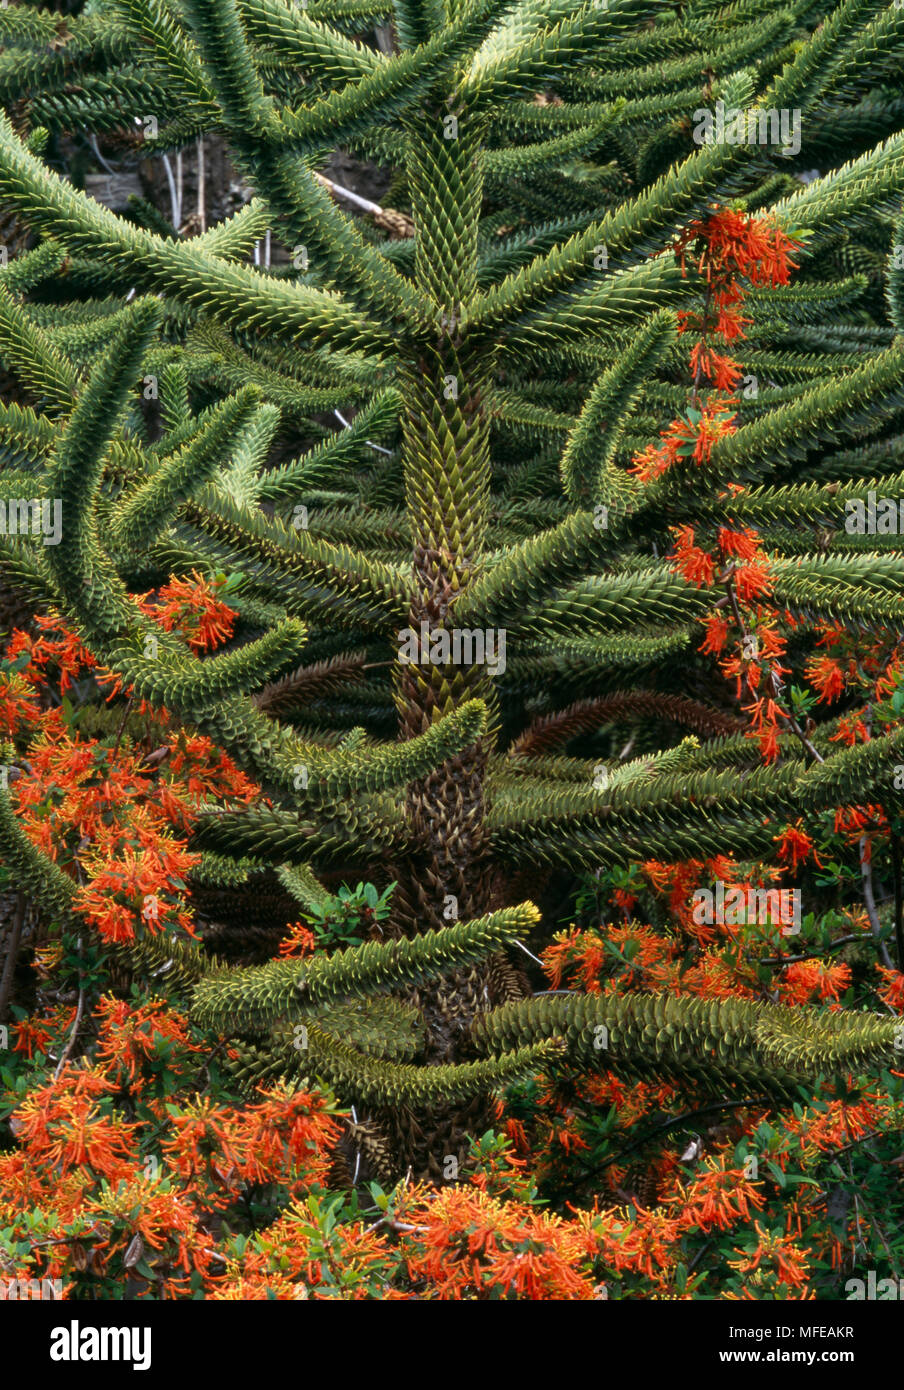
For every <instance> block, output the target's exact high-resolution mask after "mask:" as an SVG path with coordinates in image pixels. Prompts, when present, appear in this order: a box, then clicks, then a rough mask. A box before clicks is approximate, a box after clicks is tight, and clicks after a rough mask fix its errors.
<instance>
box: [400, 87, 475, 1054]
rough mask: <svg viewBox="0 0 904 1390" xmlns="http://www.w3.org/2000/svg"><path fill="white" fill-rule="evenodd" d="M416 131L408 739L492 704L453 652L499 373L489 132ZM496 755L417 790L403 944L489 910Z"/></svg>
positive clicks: (420, 123)
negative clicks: (492, 344)
mask: <svg viewBox="0 0 904 1390" xmlns="http://www.w3.org/2000/svg"><path fill="white" fill-rule="evenodd" d="M411 125H412V128H411V130H410V140H411V152H410V158H409V181H410V190H411V202H412V216H413V219H414V223H415V227H416V236H417V243H416V268H415V274H416V283H417V285H418V287H419V288H420V289H422V290H423V292H424V296H425V299H427V298H429V300H430V301H432V303H433V304H434V305H435V306H436V329H435V336H434V337H432V338H429V337H428V338H425V339H424V340H423V341H422V342H421V343H420V344H419V345H418V348H417V350H416V351H413V352H412V353H411V354H410V355H409V357H408V358H407V360H403V362H402V367H401V378H402V380H401V388H402V394H403V403H404V404H403V408H404V422H403V429H404V446H403V449H404V455H403V457H404V473H405V493H406V501H407V506H408V513H409V517H410V521H411V529H412V534H413V537H414V552H413V566H414V575H413V579H414V584H413V598H412V603H411V609H410V612H409V619H408V621H409V629H410V631H411V632H412V633H413V634H415V637H416V642H417V650H418V652H419V660H418V662H416V663H414V664H407V665H404V664H400V669H399V676H398V681H397V686H396V691H397V702H398V709H399V717H400V723H401V733H402V737H403V738H410V737H412V736H413V735H415V734H419V733H422V732H424V730H426V729H427V728H429V726H430V725H431V723H433V722H434V721H435V720H436V719H438V718H440V717H441V716H442V715H444V714H447V713H449V712H450V711H451V710H453V709H455V708H457V707H458V706H460V705H461V704H462V703H463V702H464V701H465V700H468V699H473V698H474V697H475V696H479V697H481V698H483V699H486V700H487V701H488V702H492V678H491V676H490V674H489V672H488V669H487V666H486V664H485V659H484V661H483V662H481V660H480V658H479V652H480V640H481V639H480V638H479V637H477V638H475V637H474V636H473V635H469V637H468V639H467V641H461V640H459V641H458V643H456V641H455V640H453V639H454V636H455V634H456V633H457V631H458V629H456V628H455V627H454V610H453V604H454V601H455V599H456V598H457V597H458V596H459V595H460V594H461V592H462V591H463V590H464V589H465V588H466V587H467V586H468V584H469V583H470V582H471V580H472V578H473V575H474V572H475V569H476V567H477V565H478V564H479V561H480V557H481V555H482V553H483V551H484V549H485V545H486V529H487V509H488V500H489V485H490V464H489V441H488V422H487V419H486V414H485V407H484V399H485V394H486V388H487V385H488V382H489V375H490V360H489V355H488V354H487V351H486V349H485V348H482V349H481V350H480V351H477V350H476V349H475V348H474V347H471V346H469V343H468V335H467V326H466V323H464V322H463V317H464V311H465V309H466V306H467V305H468V304H469V303H470V301H471V300H472V298H473V296H474V294H475V291H476V287H477V230H478V223H479V218H480V209H481V199H482V185H483V178H482V173H481V162H480V156H481V149H482V134H483V129H482V122H481V121H480V120H478V119H477V118H476V117H469V116H468V115H467V113H463V112H457V113H450V112H449V110H448V108H447V106H446V105H445V104H444V103H442V102H441V101H438V100H437V101H434V102H433V103H431V104H430V105H429V107H428V109H427V110H425V111H422V112H420V113H419V114H418V116H417V118H415V119H414V120H413V121H412V123H411ZM442 631H445V632H446V633H448V636H449V646H450V654H449V659H448V660H445V659H443V657H444V655H445V654H444V653H443V652H442V651H441V650H440V649H439V645H438V644H435V643H430V641H429V639H428V640H427V641H426V642H425V641H424V640H423V638H424V635H425V634H434V633H437V632H442ZM469 633H470V630H469ZM475 657H476V658H477V659H475ZM487 751H488V750H487V747H486V742H485V741H481V743H479V744H476V745H474V746H473V747H472V748H470V749H468V750H466V751H465V752H464V753H463V754H461V755H460V756H459V757H457V758H454V759H451V760H450V761H449V762H448V763H446V764H445V765H444V766H443V767H442V768H439V769H437V771H436V772H434V773H432V774H431V775H430V776H429V777H427V778H425V779H424V780H423V781H422V782H421V783H419V784H417V785H415V786H413V787H412V788H411V791H410V795H409V802H408V805H409V818H410V822H411V826H412V830H413V831H414V834H415V837H416V839H417V841H418V844H419V846H420V847H421V857H420V859H419V863H418V866H417V870H416V871H415V872H414V873H413V874H411V875H409V882H408V883H407V884H402V883H400V893H399V894H398V895H397V896H398V900H399V903H400V908H401V911H402V912H403V913H406V909H407V914H406V915H408V918H409V920H408V922H407V923H406V930H414V931H417V930H420V931H423V930H426V929H428V928H437V927H441V926H443V925H445V924H447V923H448V922H450V921H454V920H456V919H465V918H467V917H470V916H475V915H478V914H479V913H480V912H481V911H482V910H484V903H485V897H486V876H485V874H484V873H482V872H481V869H480V861H481V857H482V835H483V818H484V815H483V812H484V806H483V778H484V771H485V765H486V758H487ZM406 899H407V902H406ZM441 1050H442V1051H444V1052H445V1051H447V1049H446V1047H445V1046H443V1047H442V1048H441Z"/></svg>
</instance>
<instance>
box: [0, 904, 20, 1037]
mask: <svg viewBox="0 0 904 1390" xmlns="http://www.w3.org/2000/svg"><path fill="white" fill-rule="evenodd" d="M24 922H25V894H24V893H22V892H19V893H17V894H16V906H15V911H14V913H13V920H12V926H11V927H10V930H9V942H8V944H7V947H6V959H5V960H4V962H3V977H2V979H0V1023H5V1022H6V1019H7V1017H8V1014H9V1001H10V998H11V996H12V990H13V976H14V974H15V973H16V961H17V960H18V958H19V943H20V942H21V940H22V927H23V925H24Z"/></svg>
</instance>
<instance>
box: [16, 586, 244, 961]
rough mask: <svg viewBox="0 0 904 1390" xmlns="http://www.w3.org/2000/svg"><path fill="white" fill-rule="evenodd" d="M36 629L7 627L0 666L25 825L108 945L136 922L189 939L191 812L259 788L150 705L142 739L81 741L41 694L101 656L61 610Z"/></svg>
mask: <svg viewBox="0 0 904 1390" xmlns="http://www.w3.org/2000/svg"><path fill="white" fill-rule="evenodd" d="M161 592H162V591H161ZM192 592H193V593H194V590H192ZM39 628H40V629H41V631H40V635H39V636H37V637H31V636H30V635H29V634H27V633H24V632H18V631H17V632H15V633H14V634H13V636H12V638H11V640H10V642H9V644H8V649H7V652H8V658H7V659H8V660H9V661H11V662H15V663H16V665H17V667H21V669H14V670H13V671H12V672H11V673H8V672H0V697H2V700H3V702H4V703H3V704H2V705H0V708H2V709H3V710H4V711H5V716H6V720H7V724H8V732H9V733H10V734H11V735H12V736H14V737H16V738H17V739H18V741H19V743H20V744H22V743H24V749H23V753H22V762H23V764H24V765H25V769H26V770H25V771H24V772H23V774H22V775H20V776H19V777H18V778H17V779H16V781H15V782H14V783H13V785H12V787H11V789H10V793H11V797H12V801H13V805H14V807H15V810H16V813H17V815H18V817H19V820H20V823H21V825H22V827H23V829H24V830H25V833H26V834H27V835H28V837H29V838H30V839H31V840H32V842H33V843H34V844H35V845H37V846H38V847H39V848H40V849H41V850H42V851H43V852H44V853H45V854H46V855H48V856H49V857H50V858H51V859H53V860H55V861H56V862H57V863H59V864H60V866H61V867H62V868H63V869H64V870H65V871H66V872H67V873H69V874H71V876H72V877H73V878H75V879H76V880H77V882H78V885H79V886H78V888H77V890H76V896H75V906H76V907H77V908H78V909H79V910H80V911H81V912H82V913H84V915H85V918H86V920H87V921H88V922H89V923H90V925H92V926H93V927H95V928H96V930H97V931H98V932H99V933H100V935H101V936H102V937H104V938H105V939H106V940H108V941H114V942H121V941H129V940H131V939H132V938H133V936H134V935H135V932H136V930H137V929H141V928H144V929H145V930H148V931H159V930H163V929H164V928H174V927H176V928H179V929H181V930H183V931H185V932H188V933H189V934H191V932H192V925H191V915H190V913H189V911H188V908H187V904H186V899H185V882H184V879H185V875H186V874H187V873H189V872H190V871H191V869H193V868H194V867H195V866H196V865H197V864H198V862H199V860H200V856H199V855H198V854H195V853H192V852H190V851H189V850H188V849H187V847H186V843H185V839H186V836H187V834H188V832H189V830H190V829H191V826H192V825H193V823H194V821H195V820H196V818H197V814H198V810H199V808H200V806H201V805H202V803H203V802H204V801H205V800H206V799H207V798H214V797H229V798H232V799H235V800H239V801H243V802H249V801H251V800H252V799H253V798H254V797H255V796H257V794H258V789H257V787H256V786H255V784H254V783H253V782H251V781H250V779H249V778H248V777H246V776H245V774H244V773H242V772H241V771H240V770H239V769H238V768H237V767H236V766H235V764H234V763H233V762H232V760H231V759H230V758H229V757H228V756H227V755H226V754H225V753H223V752H221V751H220V750H219V749H218V748H216V747H215V746H214V744H213V743H211V741H210V740H209V739H207V738H205V737H203V736H201V735H196V734H190V733H188V732H186V731H185V730H183V729H181V728H179V727H177V726H173V724H172V721H171V719H170V717H169V715H168V714H167V713H166V712H165V711H158V712H152V711H145V713H146V715H147V718H148V723H147V731H148V737H147V739H146V741H145V743H144V744H143V745H141V744H139V745H135V744H133V742H132V740H131V739H130V738H126V737H122V736H121V737H119V738H117V739H116V740H115V741H114V742H113V744H112V746H110V745H109V744H108V743H102V742H100V741H99V740H97V739H94V738H85V737H83V736H82V735H81V734H80V733H79V732H78V730H77V729H73V728H71V727H70V724H69V723H68V722H67V717H66V713H65V710H64V707H63V706H62V705H61V704H59V703H57V704H55V705H54V706H52V707H51V708H44V707H43V706H42V696H43V695H44V694H45V693H46V691H47V689H48V686H50V683H51V672H52V671H56V673H57V676H58V679H59V688H60V694H61V695H62V694H64V693H65V691H66V690H67V689H69V688H70V687H71V686H72V685H73V684H74V682H75V681H77V680H79V679H81V678H84V676H85V675H86V673H92V672H94V673H95V674H100V673H99V672H98V671H97V666H96V662H95V660H94V658H93V656H92V655H91V653H90V652H87V651H86V650H85V648H84V647H83V646H82V644H81V642H80V641H79V640H78V638H77V637H76V636H75V635H74V634H73V633H72V632H71V631H70V630H69V629H68V628H67V627H66V626H65V624H64V623H63V622H62V620H61V619H60V618H59V617H58V616H53V615H51V616H48V617H44V618H42V619H39ZM208 635H209V634H208ZM205 640H206V639H205ZM122 732H123V731H122V730H121V731H120V734H121V735H122ZM155 745H156V746H155Z"/></svg>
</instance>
